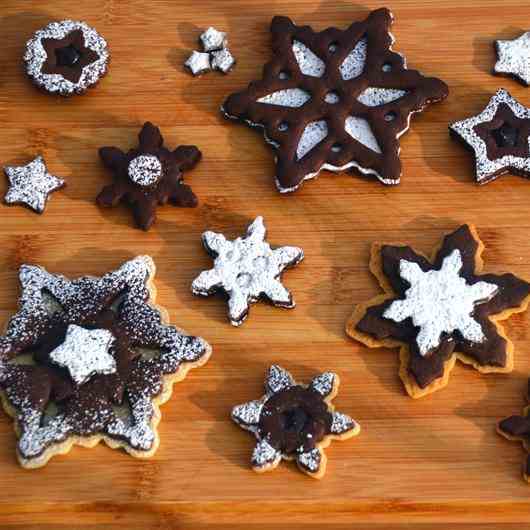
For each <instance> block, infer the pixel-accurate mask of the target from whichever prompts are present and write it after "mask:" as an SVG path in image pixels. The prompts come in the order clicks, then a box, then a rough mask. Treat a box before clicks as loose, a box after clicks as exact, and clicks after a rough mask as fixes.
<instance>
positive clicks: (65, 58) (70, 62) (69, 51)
mask: <svg viewBox="0 0 530 530" xmlns="http://www.w3.org/2000/svg"><path fill="white" fill-rule="evenodd" d="M55 57H56V59H57V66H69V67H72V66H75V65H76V64H77V63H78V62H79V59H81V53H80V52H79V50H78V49H77V48H76V47H75V46H74V45H73V44H69V45H68V46H65V47H64V48H57V49H56V50H55Z"/></svg>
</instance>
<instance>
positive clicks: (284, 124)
mask: <svg viewBox="0 0 530 530" xmlns="http://www.w3.org/2000/svg"><path fill="white" fill-rule="evenodd" d="M278 130H279V131H280V132H285V131H287V130H289V124H288V123H287V122H286V121H282V122H281V123H280V125H278Z"/></svg>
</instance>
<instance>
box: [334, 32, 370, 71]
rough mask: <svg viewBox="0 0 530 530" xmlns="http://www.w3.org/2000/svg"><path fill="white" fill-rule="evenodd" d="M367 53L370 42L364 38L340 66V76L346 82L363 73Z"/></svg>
mask: <svg viewBox="0 0 530 530" xmlns="http://www.w3.org/2000/svg"><path fill="white" fill-rule="evenodd" d="M367 53H368V41H367V40H366V37H363V38H362V39H361V40H360V41H359V42H358V43H357V44H356V45H355V48H353V50H352V51H351V52H350V53H349V54H348V56H347V57H346V59H344V61H343V62H342V64H341V65H340V68H339V69H340V75H341V76H342V79H344V81H350V80H351V79H355V78H357V77H359V76H360V75H361V74H362V73H363V71H364V67H365V65H366V55H367Z"/></svg>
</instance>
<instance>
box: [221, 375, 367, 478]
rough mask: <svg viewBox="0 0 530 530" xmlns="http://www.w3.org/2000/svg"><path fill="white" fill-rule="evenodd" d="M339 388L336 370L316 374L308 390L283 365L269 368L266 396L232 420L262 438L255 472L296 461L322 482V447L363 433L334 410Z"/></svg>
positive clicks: (256, 451) (254, 458)
mask: <svg viewBox="0 0 530 530" xmlns="http://www.w3.org/2000/svg"><path fill="white" fill-rule="evenodd" d="M338 389H339V376H338V375H336V374H334V373H332V372H324V373H323V374H320V375H318V376H317V377H315V378H314V379H313V380H312V381H311V383H309V385H307V386H306V385H301V384H298V383H296V382H295V381H294V380H293V378H292V376H291V374H289V372H287V371H286V370H284V369H283V368H281V367H280V366H277V365H273V366H271V367H270V368H269V372H268V374H267V378H266V380H265V395H264V396H263V397H262V398H261V399H258V400H255V401H249V402H248V403H244V404H242V405H238V406H236V407H234V408H233V409H232V419H233V420H234V421H235V422H236V423H237V424H238V425H239V426H240V427H242V428H243V429H246V430H248V431H250V432H252V433H253V434H254V435H255V436H256V438H257V440H258V443H257V445H256V447H255V449H254V452H253V454H252V468H253V469H254V470H255V471H257V472H259V473H261V472H264V471H269V470H271V469H274V468H275V467H276V466H277V465H278V464H279V463H280V461H281V460H282V459H285V460H295V461H296V463H297V465H298V467H299V468H300V470H301V471H303V472H304V473H307V474H308V475H310V476H311V477H314V478H322V477H323V476H324V473H325V472H326V455H325V453H324V448H326V447H327V446H328V445H329V444H330V443H331V441H332V440H345V439H347V438H351V437H352V436H356V435H357V434H359V432H360V431H361V428H360V426H359V424H358V423H357V422H356V421H354V420H353V419H352V418H350V417H349V416H347V415H346V414H342V413H341V412H336V411H335V409H334V406H333V404H332V403H331V402H332V400H333V398H334V397H335V396H336V395H337V391H338Z"/></svg>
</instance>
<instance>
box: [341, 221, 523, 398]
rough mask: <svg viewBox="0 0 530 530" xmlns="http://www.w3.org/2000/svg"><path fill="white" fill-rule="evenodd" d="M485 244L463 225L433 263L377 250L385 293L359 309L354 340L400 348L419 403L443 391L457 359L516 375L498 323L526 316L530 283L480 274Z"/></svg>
mask: <svg viewBox="0 0 530 530" xmlns="http://www.w3.org/2000/svg"><path fill="white" fill-rule="evenodd" d="M483 249H484V245H483V244H482V242H481V241H480V239H479V237H478V235H477V233H476V231H475V229H474V228H473V227H472V226H470V225H463V226H461V227H460V228H459V229H458V230H456V231H455V232H453V233H452V234H449V235H448V236H446V237H445V239H444V240H443V242H442V245H441V247H440V248H439V250H438V251H437V252H435V254H434V256H433V258H432V259H431V260H428V259H427V258H426V257H424V256H423V255H422V254H419V253H417V252H415V251H414V250H413V249H412V248H411V247H408V246H404V245H393V244H380V243H375V244H374V245H373V247H372V258H371V262H370V270H371V271H372V273H373V274H374V275H375V276H376V278H377V279H378V280H379V283H380V284H381V286H382V287H383V289H384V291H385V294H383V295H380V296H377V297H376V298H374V299H373V300H370V301H368V302H366V303H364V304H360V305H359V306H358V307H357V308H356V309H355V312H354V313H353V316H352V317H351V319H350V320H349V322H348V324H347V326H346V331H347V333H348V334H349V335H350V336H351V337H353V338H354V339H357V340H358V341H360V342H362V343H363V344H366V345H367V346H369V347H371V348H375V347H389V348H393V347H400V348H401V350H400V359H401V368H400V372H399V375H400V377H401V379H402V380H403V383H404V384H405V388H406V389H407V392H408V393H409V394H410V395H411V396H412V397H421V396H423V395H425V394H428V393H431V392H434V391H436V390H438V389H440V388H442V387H444V386H445V385H446V384H447V383H448V380H449V373H450V372H451V370H452V369H453V367H454V365H455V362H456V360H457V359H459V360H460V361H462V362H464V363H466V364H470V365H472V366H473V367H474V368H476V369H477V370H479V371H480V372H511V371H512V369H513V344H512V343H511V341H510V340H509V339H508V338H507V337H506V336H505V334H504V331H503V328H502V327H501V326H500V324H499V322H500V321H501V320H505V319H507V318H508V317H509V316H510V315H512V314H513V313H518V312H521V311H524V310H525V309H526V308H527V306H528V303H529V301H530V284H529V283H527V282H526V281H524V280H521V279H519V278H517V277H516V276H514V275H513V274H503V275H498V274H480V272H481V270H482V265H483V263H482V258H481V254H482V251H483Z"/></svg>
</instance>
